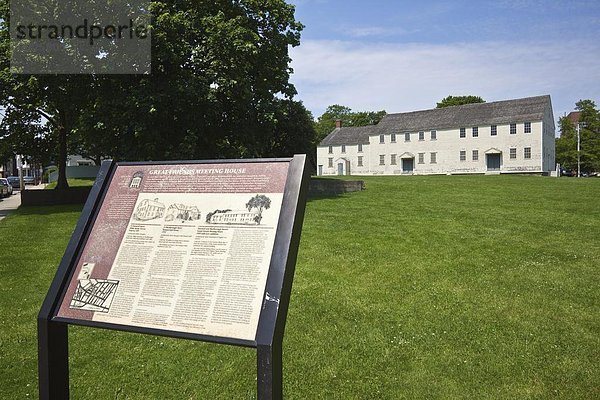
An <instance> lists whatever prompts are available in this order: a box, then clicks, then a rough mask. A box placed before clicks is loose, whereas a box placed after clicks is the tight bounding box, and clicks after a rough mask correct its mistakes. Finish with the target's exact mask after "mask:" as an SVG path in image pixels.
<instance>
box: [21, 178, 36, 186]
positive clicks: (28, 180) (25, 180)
mask: <svg viewBox="0 0 600 400" xmlns="http://www.w3.org/2000/svg"><path fill="white" fill-rule="evenodd" d="M23 184H24V185H35V178H34V177H33V176H24V177H23Z"/></svg>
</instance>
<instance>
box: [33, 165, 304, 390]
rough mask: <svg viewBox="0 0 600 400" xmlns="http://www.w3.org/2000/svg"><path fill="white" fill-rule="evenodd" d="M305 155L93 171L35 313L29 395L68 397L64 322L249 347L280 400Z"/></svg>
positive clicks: (261, 377)
mask: <svg viewBox="0 0 600 400" xmlns="http://www.w3.org/2000/svg"><path fill="white" fill-rule="evenodd" d="M307 185H308V172H307V168H306V165H305V156H304V155H300V156H298V155H297V156H294V157H293V158H287V159H258V160H216V161H181V162H145V163H117V162H113V161H107V162H104V163H103V165H102V167H101V169H100V172H99V174H98V178H97V179H96V182H95V183H94V186H93V188H92V191H91V193H90V196H89V197H88V201H87V202H86V204H85V206H84V209H83V212H82V214H81V217H80V220H79V222H78V224H77V227H76V229H75V231H74V233H73V236H72V237H71V241H70V242H69V245H68V247H67V250H66V251H65V255H64V257H63V259H62V261H61V263H60V266H59V268H58V271H57V273H56V276H55V278H54V280H53V282H52V285H51V287H50V289H49V291H48V295H47V297H46V299H45V301H44V303H43V305H42V308H41V310H40V314H39V316H38V368H39V383H40V385H39V386H40V398H42V399H63V398H64V399H68V397H69V369H68V325H70V324H76V325H85V326H94V327H100V328H107V329H115V330H123V331H130V332H139V333H147V334H155V335H162V336H171V337H177V338H185V339H192V340H201V341H209V342H216V343H224V344H232V345H239V346H246V347H254V348H256V349H257V390H258V398H259V399H281V398H282V395H283V391H282V387H283V384H282V378H283V377H282V342H283V333H284V329H285V321H286V316H287V309H288V305H289V298H290V294H291V287H292V280H293V275H294V268H295V263H296V257H297V252H298V246H299V241H300V232H301V229H302V222H303V216H304V207H305V204H306V195H307Z"/></svg>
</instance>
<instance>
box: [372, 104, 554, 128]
mask: <svg viewBox="0 0 600 400" xmlns="http://www.w3.org/2000/svg"><path fill="white" fill-rule="evenodd" d="M547 107H551V105H550V96H548V95H546V96H537V97H527V98H524V99H515V100H504V101H494V102H490V103H477V104H465V105H462V106H452V107H445V108H434V109H432V110H423V111H413V112H407V113H398V114H388V115H386V116H384V117H383V118H382V119H381V121H379V124H378V125H377V127H378V128H379V130H381V133H397V132H417V131H424V130H431V129H440V130H441V129H449V128H459V127H465V128H468V127H472V126H481V125H500V124H508V123H518V122H527V121H541V120H542V119H543V118H544V111H545V110H546V108H547Z"/></svg>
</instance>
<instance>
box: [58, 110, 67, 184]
mask: <svg viewBox="0 0 600 400" xmlns="http://www.w3.org/2000/svg"><path fill="white" fill-rule="evenodd" d="M65 122H66V121H65V116H64V114H63V113H59V126H58V181H57V182H56V190H64V189H68V188H69V184H68V183H67V127H66V126H65V125H66V123H65Z"/></svg>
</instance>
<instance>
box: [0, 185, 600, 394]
mask: <svg viewBox="0 0 600 400" xmlns="http://www.w3.org/2000/svg"><path fill="white" fill-rule="evenodd" d="M364 179H365V181H366V187H367V190H366V191H364V192H361V193H352V194H347V195H343V196H340V197H335V198H324V199H314V200H311V201H310V202H309V203H308V205H307V213H306V219H305V223H304V231H303V236H302V243H301V248H300V254H299V258H298V264H297V269H296V277H295V281H294V288H293V294H292V299H291V304H290V311H289V315H288V323H287V327H286V337H285V342H284V391H285V395H286V398H288V399H403V398H405V399H431V398H439V399H451V398H465V399H517V398H518V399H546V398H547V399H559V398H560V399H593V398H600V366H599V363H600V361H599V360H600V273H599V269H598V268H599V266H600V201H599V200H600V179H592V178H590V179H574V178H561V179H554V178H544V177H530V176H490V177H475V176H473V177H454V176H453V177H446V176H441V177H418V176H413V177H369V178H364ZM78 214H79V209H78V208H76V207H60V208H33V207H32V208H26V209H21V210H20V211H19V212H18V213H17V214H16V215H13V216H9V217H7V218H6V219H4V220H3V221H0V237H1V238H3V239H4V240H3V243H4V248H5V249H10V253H11V257H10V258H11V260H10V262H7V261H5V260H3V261H2V262H0V274H1V276H2V283H1V284H0V368H1V372H0V398H3V399H4V398H7V399H12V398H15V399H17V398H18V399H21V398H27V397H29V398H32V397H36V396H37V372H36V368H37V366H36V337H35V332H36V331H35V318H36V315H37V311H38V310H39V306H40V303H41V301H42V299H43V297H44V295H45V293H46V290H47V288H48V286H49V283H50V280H51V279H52V276H53V274H54V271H55V268H56V266H57V265H58V263H59V261H60V258H61V256H62V253H63V251H64V248H65V246H66V244H67V241H68V239H69V236H70V233H71V231H72V229H73V227H74V224H75V222H76V220H77V217H78ZM70 348H71V360H70V366H71V375H70V376H71V391H72V398H74V399H240V398H241V399H244V398H254V397H255V378H256V376H255V354H254V351H253V350H252V349H245V348H237V347H230V346H223V345H214V344H206V343H197V342H192V341H186V340H175V339H168V338H160V337H153V336H144V335H138V334H128V333H122V332H113V331H105V330H98V329H91V328H84V327H74V326H72V327H71V328H70Z"/></svg>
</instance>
